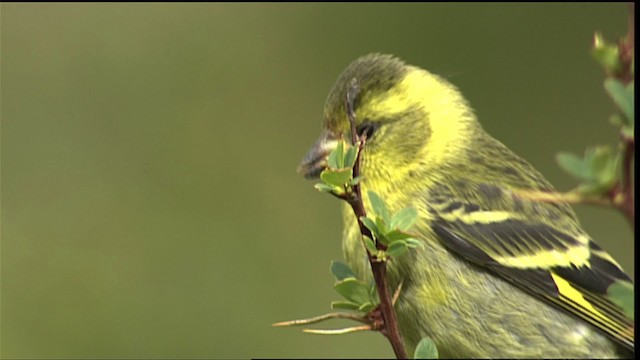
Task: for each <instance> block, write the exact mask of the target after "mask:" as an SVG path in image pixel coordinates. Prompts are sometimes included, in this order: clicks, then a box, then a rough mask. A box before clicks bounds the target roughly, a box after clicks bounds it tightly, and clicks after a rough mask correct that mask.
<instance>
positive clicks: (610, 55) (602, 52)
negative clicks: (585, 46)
mask: <svg viewBox="0 0 640 360" xmlns="http://www.w3.org/2000/svg"><path fill="white" fill-rule="evenodd" d="M591 54H592V55H593V57H594V58H595V59H596V61H598V62H599V63H600V65H602V67H603V68H604V69H605V71H607V72H608V73H611V74H616V73H618V72H619V71H620V70H622V63H621V62H620V51H619V50H618V47H617V46H616V45H614V44H611V43H609V42H607V41H605V40H604V39H603V38H602V35H601V34H599V33H596V35H595V37H594V42H593V49H592V50H591Z"/></svg>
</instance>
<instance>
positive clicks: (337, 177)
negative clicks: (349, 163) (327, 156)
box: [320, 169, 351, 186]
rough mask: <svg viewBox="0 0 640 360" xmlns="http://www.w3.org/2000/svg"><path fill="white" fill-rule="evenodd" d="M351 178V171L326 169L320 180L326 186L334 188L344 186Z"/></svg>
mask: <svg viewBox="0 0 640 360" xmlns="http://www.w3.org/2000/svg"><path fill="white" fill-rule="evenodd" d="M350 178H351V169H336V170H334V169H325V170H324V171H322V173H321V174H320V179H322V181H323V182H324V183H325V184H328V185H333V186H344V185H345V184H346V183H347V182H349V179H350Z"/></svg>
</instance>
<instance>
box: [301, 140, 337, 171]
mask: <svg viewBox="0 0 640 360" xmlns="http://www.w3.org/2000/svg"><path fill="white" fill-rule="evenodd" d="M337 145H338V138H337V137H336V136H335V135H333V134H332V133H331V132H329V131H326V130H325V131H323V132H322V134H321V135H320V137H319V138H318V140H316V143H315V144H313V147H312V148H311V150H309V152H308V153H307V155H306V156H305V157H304V159H302V161H301V162H300V165H298V173H299V174H302V175H303V176H304V177H305V178H307V179H317V178H319V177H320V173H321V172H322V170H324V169H325V168H326V167H327V156H328V155H329V153H330V152H331V150H333V149H334V148H335V147H336V146H337Z"/></svg>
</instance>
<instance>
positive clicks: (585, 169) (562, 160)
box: [556, 152, 592, 180]
mask: <svg viewBox="0 0 640 360" xmlns="http://www.w3.org/2000/svg"><path fill="white" fill-rule="evenodd" d="M556 160H557V161H558V164H559V165H560V167H562V168H563V169H564V170H565V171H566V172H568V173H569V174H571V175H573V176H575V177H577V178H578V179H583V180H591V178H592V176H591V175H592V174H591V170H590V168H589V166H588V165H586V164H585V163H584V161H583V160H582V159H580V158H579V157H577V156H576V155H573V154H571V153H566V152H561V153H558V154H557V155H556Z"/></svg>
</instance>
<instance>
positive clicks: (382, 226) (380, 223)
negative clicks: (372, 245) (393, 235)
mask: <svg viewBox="0 0 640 360" xmlns="http://www.w3.org/2000/svg"><path fill="white" fill-rule="evenodd" d="M376 226H377V227H378V232H379V234H380V239H382V237H384V235H385V234H386V233H387V231H388V230H387V225H386V224H385V221H384V220H382V218H381V217H380V216H376Z"/></svg>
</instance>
